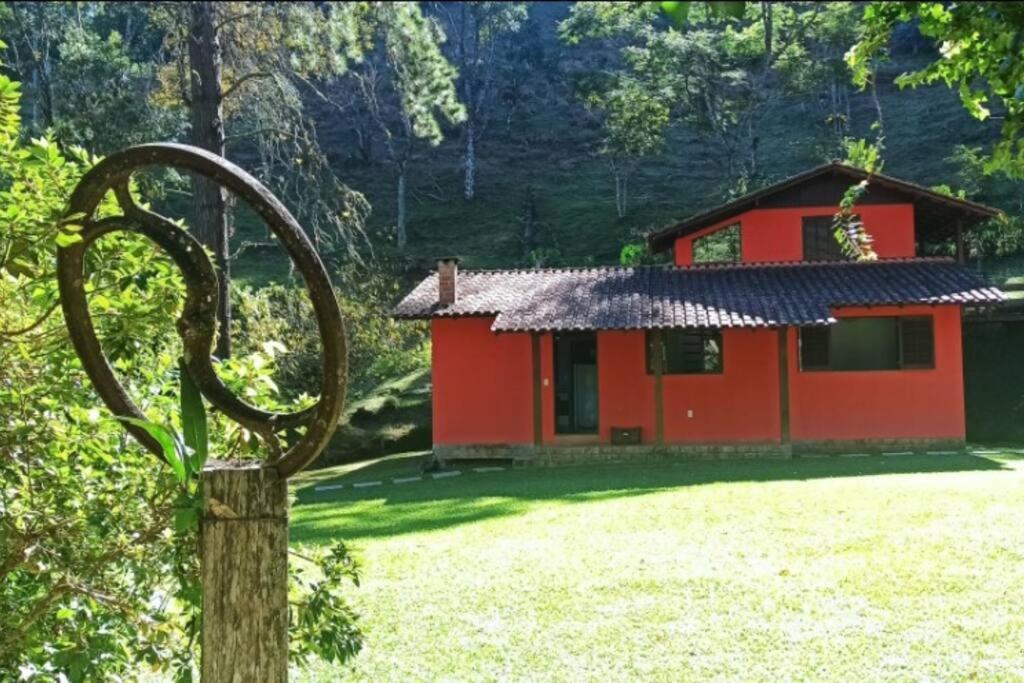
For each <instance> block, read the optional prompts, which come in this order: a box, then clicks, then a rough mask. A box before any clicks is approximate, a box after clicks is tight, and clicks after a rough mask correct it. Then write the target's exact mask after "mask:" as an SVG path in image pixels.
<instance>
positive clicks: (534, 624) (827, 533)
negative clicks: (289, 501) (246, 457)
mask: <svg viewBox="0 0 1024 683" xmlns="http://www.w3.org/2000/svg"><path fill="white" fill-rule="evenodd" d="M415 468H416V464H415V458H414V457H411V456H408V457H393V458H388V459H384V460H380V461H376V462H374V463H371V464H369V465H367V466H365V467H361V468H360V467H351V466H350V467H348V468H345V469H343V470H337V471H333V472H320V473H313V475H312V476H315V477H317V481H313V480H312V479H306V480H303V481H301V482H300V484H299V486H305V488H300V490H299V492H298V500H297V502H296V505H295V508H294V511H293V520H292V536H293V540H294V542H295V543H328V542H330V541H332V540H334V539H338V538H342V539H346V540H349V541H350V542H351V543H352V545H353V546H354V548H355V549H356V551H357V553H358V555H359V557H360V559H361V563H362V567H363V579H364V583H363V586H362V588H360V589H358V590H357V591H355V593H354V599H355V601H356V603H357V605H358V608H359V610H360V611H361V613H362V615H363V626H364V629H365V631H366V634H367V647H366V648H365V650H364V651H363V652H362V653H361V654H360V656H359V657H358V659H357V661H356V662H355V665H354V669H353V670H352V671H348V672H345V673H344V677H345V678H355V679H358V680H367V681H435V680H452V681H454V680H459V681H462V680H474V681H477V680H530V681H568V680H600V681H609V680H634V679H647V680H664V681H682V680H843V681H847V680H863V681H874V680H965V679H976V680H1024V607H1022V605H1024V524H1022V520H1021V512H1022V511H1024V456H1021V455H1019V454H1015V453H1012V452H1005V453H1000V454H992V453H987V452H985V453H980V454H979V453H975V454H972V455H932V456H928V455H914V456H892V457H881V456H872V457H865V458H827V459H797V460H792V461H764V462H675V463H670V462H666V463H649V464H641V465H604V466H596V465H595V466H580V467H572V468H561V469H533V470H508V471H502V472H492V473H477V472H473V471H464V473H463V474H462V475H461V476H457V477H453V478H449V479H442V480H436V481H435V480H424V481H419V482H412V483H407V484H394V483H391V479H392V478H394V477H401V476H404V475H407V474H414V473H415ZM371 480H381V481H383V482H384V483H383V484H382V485H380V486H375V487H371V488H359V489H355V488H353V487H352V486H351V484H352V483H353V482H362V481H371ZM338 484H343V485H344V488H342V489H340V490H331V491H323V492H320V493H317V492H315V490H314V487H315V486H326V485H338ZM297 678H299V679H301V680H322V681H328V680H336V679H337V678H338V672H331V671H329V670H327V669H326V668H323V669H317V670H314V671H310V672H304V673H303V675H302V676H298V677H297Z"/></svg>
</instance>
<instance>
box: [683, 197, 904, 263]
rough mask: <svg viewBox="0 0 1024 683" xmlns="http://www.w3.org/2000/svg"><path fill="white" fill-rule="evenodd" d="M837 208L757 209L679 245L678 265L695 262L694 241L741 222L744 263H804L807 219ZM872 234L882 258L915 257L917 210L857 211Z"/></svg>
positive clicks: (881, 206)
mask: <svg viewBox="0 0 1024 683" xmlns="http://www.w3.org/2000/svg"><path fill="white" fill-rule="evenodd" d="M835 212H836V207H834V206H819V207H795V208H785V209H753V210H751V211H747V212H745V213H741V214H739V215H737V216H734V217H733V218H730V219H729V220H727V221H722V222H721V223H716V224H715V225H712V226H710V227H708V228H705V229H704V230H701V231H700V232H697V233H695V234H693V235H688V236H686V237H680V238H679V239H677V240H676V242H675V263H676V265H677V266H688V265H691V264H692V263H693V241H694V240H696V239H699V238H700V237H704V236H705V235H708V234H710V233H712V232H715V231H716V230H720V229H721V228H724V227H728V226H730V225H733V224H735V223H737V222H738V223H740V244H741V252H742V260H743V262H744V263H757V262H764V261H800V260H802V259H803V222H802V219H803V217H804V216H832V215H834V214H835ZM857 213H858V214H860V217H861V219H862V220H863V221H864V226H865V227H866V228H867V231H868V233H870V234H871V236H872V237H873V238H874V239H875V245H874V246H875V251H876V253H877V254H878V255H879V256H880V257H881V258H897V257H902V258H906V257H912V256H914V251H915V250H914V207H913V205H912V204H866V205H864V206H860V207H858V208H857Z"/></svg>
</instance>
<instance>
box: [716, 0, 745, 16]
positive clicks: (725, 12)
mask: <svg viewBox="0 0 1024 683" xmlns="http://www.w3.org/2000/svg"><path fill="white" fill-rule="evenodd" d="M708 7H710V8H711V11H712V12H714V13H715V14H717V15H718V16H720V17H726V16H727V17H732V18H733V19H742V18H743V13H744V12H745V11H746V9H747V3H746V2H709V3H708Z"/></svg>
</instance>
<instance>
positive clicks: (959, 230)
mask: <svg viewBox="0 0 1024 683" xmlns="http://www.w3.org/2000/svg"><path fill="white" fill-rule="evenodd" d="M965 259H966V254H965V253H964V219H963V218H957V219H956V262H957V263H963V262H964V260H965Z"/></svg>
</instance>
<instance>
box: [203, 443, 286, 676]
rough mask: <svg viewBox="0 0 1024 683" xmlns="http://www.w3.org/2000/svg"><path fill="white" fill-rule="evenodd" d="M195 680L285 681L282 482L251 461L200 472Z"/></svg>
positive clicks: (213, 464)
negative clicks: (198, 629)
mask: <svg viewBox="0 0 1024 683" xmlns="http://www.w3.org/2000/svg"><path fill="white" fill-rule="evenodd" d="M202 484H203V523H202V529H201V534H202V536H201V541H200V572H201V580H202V591H203V598H202V601H203V625H202V665H201V666H202V680H203V683H228V682H231V683H235V682H240V681H261V682H266V683H284V682H285V681H287V680H288V486H287V483H286V482H285V480H283V479H278V478H277V476H276V473H275V472H274V470H271V469H264V468H262V467H260V463H258V462H253V461H241V462H217V461H211V462H210V463H209V464H208V465H207V466H206V468H205V469H204V470H203V473H202Z"/></svg>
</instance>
